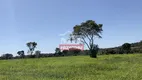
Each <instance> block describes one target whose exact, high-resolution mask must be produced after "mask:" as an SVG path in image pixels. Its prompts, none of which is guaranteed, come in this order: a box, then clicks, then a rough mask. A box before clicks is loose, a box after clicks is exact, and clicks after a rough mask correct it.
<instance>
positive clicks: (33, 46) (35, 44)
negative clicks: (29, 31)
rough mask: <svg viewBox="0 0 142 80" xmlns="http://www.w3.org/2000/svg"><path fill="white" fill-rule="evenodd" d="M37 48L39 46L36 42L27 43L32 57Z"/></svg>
mask: <svg viewBox="0 0 142 80" xmlns="http://www.w3.org/2000/svg"><path fill="white" fill-rule="evenodd" d="M36 46H37V43H36V42H28V43H27V47H28V48H29V52H30V54H31V55H32V54H33V51H34V50H35V48H36Z"/></svg>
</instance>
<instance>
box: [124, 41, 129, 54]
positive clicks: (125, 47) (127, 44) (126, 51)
mask: <svg viewBox="0 0 142 80" xmlns="http://www.w3.org/2000/svg"><path fill="white" fill-rule="evenodd" d="M122 49H123V51H124V52H125V53H127V54H128V53H129V52H130V51H131V44H129V43H124V44H123V45H122Z"/></svg>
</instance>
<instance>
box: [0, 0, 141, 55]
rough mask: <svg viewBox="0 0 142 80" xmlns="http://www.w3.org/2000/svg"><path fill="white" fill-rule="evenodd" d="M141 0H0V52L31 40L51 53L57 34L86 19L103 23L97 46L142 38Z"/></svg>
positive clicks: (15, 50)
mask: <svg viewBox="0 0 142 80" xmlns="http://www.w3.org/2000/svg"><path fill="white" fill-rule="evenodd" d="M141 3H142V1H141V0H0V53H1V54H3V53H13V54H16V52H17V51H18V50H25V51H26V52H27V50H28V48H27V47H26V45H25V44H26V43H27V42H29V41H35V42H37V43H38V46H37V49H38V50H41V51H42V52H54V50H55V47H58V45H59V44H60V36H59V34H64V33H65V32H67V31H71V30H72V28H73V26H74V25H76V24H80V23H81V22H83V21H86V20H95V21H96V22H97V23H102V24H103V30H104V31H103V35H102V37H103V38H102V39H96V40H95V42H96V44H99V46H100V47H102V48H105V47H114V46H119V45H121V44H123V43H125V42H130V43H131V42H137V41H140V40H141V39H142V36H141V34H142V5H141Z"/></svg>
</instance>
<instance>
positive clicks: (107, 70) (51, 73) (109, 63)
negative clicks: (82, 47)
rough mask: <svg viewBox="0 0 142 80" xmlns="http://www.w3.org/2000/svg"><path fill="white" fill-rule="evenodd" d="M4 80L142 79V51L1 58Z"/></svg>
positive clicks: (2, 78)
mask: <svg viewBox="0 0 142 80" xmlns="http://www.w3.org/2000/svg"><path fill="white" fill-rule="evenodd" d="M0 80H142V54H129V55H126V54H125V55H102V56H98V58H97V59H93V58H90V57H89V56H71V57H53V58H40V59H21V60H20V59H17V60H1V61H0Z"/></svg>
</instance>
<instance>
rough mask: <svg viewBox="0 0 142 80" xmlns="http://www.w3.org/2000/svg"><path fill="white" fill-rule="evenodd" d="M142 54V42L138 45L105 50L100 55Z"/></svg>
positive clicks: (137, 43)
mask: <svg viewBox="0 0 142 80" xmlns="http://www.w3.org/2000/svg"><path fill="white" fill-rule="evenodd" d="M131 53H142V41H140V42H136V43H124V44H123V45H122V46H119V47H113V48H103V49H100V50H99V54H131Z"/></svg>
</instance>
